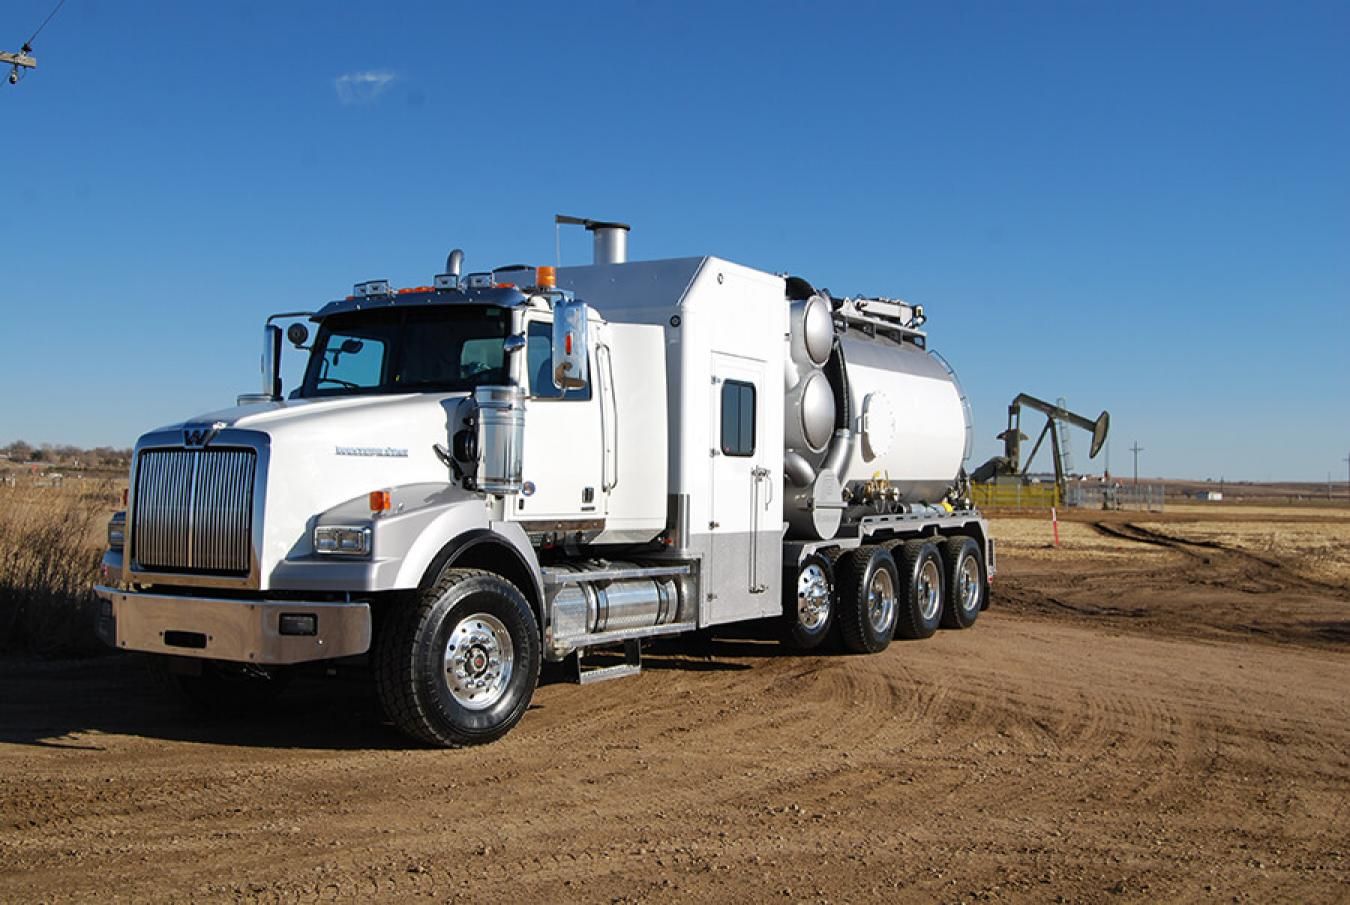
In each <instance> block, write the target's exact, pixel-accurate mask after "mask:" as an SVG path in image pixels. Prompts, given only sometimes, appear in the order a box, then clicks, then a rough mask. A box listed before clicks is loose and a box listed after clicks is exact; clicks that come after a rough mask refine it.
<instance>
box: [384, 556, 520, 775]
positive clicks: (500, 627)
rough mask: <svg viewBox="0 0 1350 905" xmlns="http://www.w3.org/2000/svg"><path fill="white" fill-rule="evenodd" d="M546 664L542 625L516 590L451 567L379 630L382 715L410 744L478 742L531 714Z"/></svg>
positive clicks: (494, 577) (486, 576) (506, 583)
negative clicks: (415, 741)
mask: <svg viewBox="0 0 1350 905" xmlns="http://www.w3.org/2000/svg"><path fill="white" fill-rule="evenodd" d="M540 659H541V652H540V639H539V624H538V622H537V621H536V619H535V617H534V611H533V610H531V609H530V605H529V603H528V602H527V601H526V600H525V597H524V595H523V594H521V593H520V591H519V590H518V589H517V588H516V586H515V585H513V584H512V583H511V582H509V581H507V580H506V579H504V578H502V577H501V576H499V575H494V574H492V573H491V572H481V571H477V570H470V569H446V570H445V571H444V572H442V573H441V576H440V578H438V579H437V580H436V583H435V584H434V585H432V586H431V587H430V588H428V589H427V590H425V591H423V592H422V593H421V595H420V596H419V597H418V599H416V600H410V601H405V602H404V603H403V604H402V605H401V606H399V607H398V608H397V609H395V610H394V611H393V612H392V613H391V614H390V615H389V618H388V621H387V622H385V623H384V625H383V626H382V630H381V634H380V637H379V638H378V640H377V642H376V651H375V687H376V691H377V692H378V693H379V697H380V703H381V705H382V706H383V707H384V711H385V714H386V715H387V716H388V717H389V719H390V720H392V721H393V723H394V725H396V726H397V727H398V728H399V729H401V730H402V731H403V732H405V733H407V734H408V735H410V736H412V737H413V738H416V739H420V740H422V741H425V742H428V743H430V744H433V745H440V746H443V747H447V748H455V747H460V746H463V745H480V744H484V743H486V742H490V741H494V740H495V739H498V738H500V737H501V736H503V735H505V734H506V733H507V732H508V731H510V729H511V728H512V727H513V726H515V724H516V723H518V722H519V721H520V718H521V717H522V716H524V715H525V710H526V708H528V707H529V705H530V698H531V697H532V696H533V694H534V688H535V685H536V683H537V682H538V681H539V666H540Z"/></svg>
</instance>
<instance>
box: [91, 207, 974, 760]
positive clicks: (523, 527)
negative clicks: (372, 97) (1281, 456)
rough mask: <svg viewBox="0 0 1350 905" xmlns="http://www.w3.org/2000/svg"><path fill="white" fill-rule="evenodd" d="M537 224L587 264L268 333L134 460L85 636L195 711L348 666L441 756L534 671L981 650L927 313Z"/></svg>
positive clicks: (604, 225)
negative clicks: (241, 365)
mask: <svg viewBox="0 0 1350 905" xmlns="http://www.w3.org/2000/svg"><path fill="white" fill-rule="evenodd" d="M558 220H559V222H560V223H576V224H579V225H582V226H584V227H585V228H586V229H587V230H589V231H590V232H591V233H592V234H593V241H594V247H595V257H594V263H592V264H590V265H588V266H575V267H559V268H553V267H538V268H533V267H530V268H526V267H509V268H499V269H497V270H494V271H490V272H481V273H467V274H466V273H462V272H461V271H462V269H463V266H462V265H463V260H464V256H463V254H462V253H461V252H459V251H458V250H456V251H454V252H452V253H451V255H450V256H449V259H448V261H447V266H446V272H445V273H442V274H439V275H437V276H436V277H435V279H434V281H433V283H432V284H431V285H429V286H418V287H415V288H405V289H395V288H394V287H392V286H390V284H389V283H388V282H386V281H382V280H376V281H368V282H365V283H361V284H358V285H357V286H356V287H355V291H354V292H353V294H352V295H350V296H347V297H346V298H344V299H341V300H338V301H334V302H331V303H329V304H327V305H325V306H323V307H322V308H319V309H318V310H317V311H314V312H298V313H297V312H290V313H287V314H279V315H274V316H273V317H271V318H269V319H268V321H267V323H266V325H265V327H264V351H263V362H262V372H263V374H262V378H263V379H262V392H261V393H255V394H248V395H245V396H241V397H240V398H239V400H238V404H237V405H236V406H235V407H233V408H229V409H225V410H223V411H217V412H211V413H209V414H205V415H201V416H199V417H195V418H191V419H189V420H187V421H184V422H182V423H178V424H172V425H169V426H167V427H164V428H161V429H158V430H155V431H151V432H150V433H147V434H145V435H144V436H142V437H141V438H140V439H139V441H138V442H137V443H136V448H135V455H134V458H133V462H132V466H131V474H130V484H129V489H128V493H127V500H126V506H125V510H124V511H122V512H118V513H116V514H114V516H113V518H112V520H111V522H110V523H109V526H108V537H109V550H108V552H107V553H106V555H105V556H104V559H103V564H102V579H101V581H100V584H99V585H98V587H97V593H98V594H99V596H100V597H101V598H102V601H103V603H102V608H101V612H100V617H99V631H100V634H101V635H102V636H103V638H104V640H105V641H107V643H109V644H111V645H113V646H115V647H117V648H119V649H121V650H127V651H141V652H144V653H146V654H149V655H151V657H152V659H153V661H155V662H157V663H158V664H159V665H160V666H161V667H163V669H164V671H165V672H167V673H168V674H169V675H171V676H172V677H173V678H174V680H175V681H176V682H177V683H179V684H180V685H181V686H182V688H183V689H184V690H185V691H186V692H188V693H189V695H190V696H191V697H193V698H194V699H196V700H198V701H210V700H218V699H221V698H234V699H239V700H255V699H258V698H261V697H266V696H267V695H269V694H271V693H273V692H274V691H275V690H277V689H279V688H280V687H281V685H282V684H283V683H284V680H285V678H286V677H287V675H288V674H289V673H290V672H291V671H292V670H293V669H294V668H296V667H297V665H299V664H308V663H315V662H321V661H323V662H326V663H327V664H328V665H329V666H336V665H346V664H352V665H356V666H360V667H363V668H365V669H368V670H369V672H370V673H371V674H372V676H373V679H374V682H375V684H376V688H377V690H378V695H379V699H380V702H381V704H382V706H383V708H384V710H385V712H386V714H387V715H388V717H389V719H390V720H392V721H393V723H395V724H396V725H397V726H398V727H399V728H400V729H401V730H403V731H404V732H406V733H407V734H409V735H411V736H413V737H415V738H417V739H420V740H422V741H425V742H428V743H431V744H434V745H446V746H457V745H466V744H475V743H481V742H487V741H491V740H493V739H496V738H498V737H500V736H501V735H502V734H504V733H505V732H507V731H508V730H510V729H511V728H512V727H513V726H514V725H515V724H516V723H517V722H518V721H519V720H520V719H521V717H522V715H523V714H524V713H525V710H526V708H527V706H528V705H529V702H530V698H531V696H532V695H533V693H534V690H535V685H536V682H537V680H538V676H539V671H540V667H541V664H542V662H543V661H568V662H569V664H570V667H569V668H571V669H573V670H574V675H575V676H576V678H577V679H579V680H580V681H582V682H590V681H595V680H597V679H605V678H613V677H617V676H621V675H628V674H631V673H634V672H636V671H637V670H638V669H639V668H640V664H641V644H642V642H643V641H644V640H645V639H651V638H655V637H658V636H662V635H675V634H679V633H685V632H693V631H696V630H704V629H709V628H711V627H714V626H721V625H726V624H728V623H738V622H744V621H747V620H774V621H776V622H777V624H778V628H779V630H780V631H781V634H782V637H783V639H784V640H785V641H786V642H787V643H789V644H791V645H793V646H795V647H796V648H799V649H803V650H808V649H812V648H816V647H818V646H820V645H822V644H823V643H825V642H827V641H830V642H831V643H832V644H834V645H835V646H837V647H842V648H843V649H844V650H846V651H850V652H855V653H877V652H879V651H881V650H883V649H885V648H886V646H887V645H888V644H889V643H890V642H891V640H892V638H893V637H896V636H899V637H902V638H923V637H927V636H928V635H931V634H932V633H933V632H934V631H935V630H936V629H938V628H939V626H946V627H949V628H966V627H968V626H970V625H971V624H972V623H974V621H975V619H976V617H977V616H978V615H979V613H980V611H981V610H982V609H983V608H984V607H986V606H987V604H988V587H989V578H990V575H991V574H992V573H993V571H994V567H995V561H994V545H993V542H992V540H991V539H990V538H989V533H988V530H987V526H986V523H985V521H984V520H983V519H982V517H981V516H980V514H979V513H978V512H977V511H976V510H975V509H974V507H973V506H972V505H971V503H970V499H969V492H968V485H967V483H966V481H965V472H964V462H965V461H966V459H967V458H968V456H969V452H970V438H971V423H970V412H969V407H968V405H967V404H966V400H965V397H964V395H963V394H962V392H961V389H960V386H959V384H958V383H957V381H956V377H955V375H954V374H953V372H952V370H951V368H950V367H948V366H947V364H946V363H945V362H944V361H943V360H942V359H941V358H940V357H939V356H937V354H936V353H934V352H933V351H931V350H930V349H929V348H928V343H927V336H926V334H925V332H924V331H923V329H922V327H923V324H924V321H925V315H924V312H923V309H922V307H920V306H916V305H911V304H909V303H907V302H904V301H900V300H896V299H888V298H871V297H866V296H854V297H845V298H839V297H835V296H834V295H832V294H831V293H829V292H828V291H825V290H817V289H816V288H814V287H813V286H812V285H811V284H810V283H809V282H807V281H806V280H805V279H802V278H799V277H793V276H786V275H781V274H772V273H766V272H763V271H759V270H755V269H752V268H749V267H744V266H741V265H739V264H734V263H732V262H731V261H727V260H723V259H720V258H716V257H689V258H675V259H667V260H655V261H628V260H627V239H628V231H629V228H628V227H627V226H626V225H624V224H620V223H610V222H597V221H591V220H577V219H575V218H570V217H559V218H558ZM282 324H287V329H286V330H285V331H284V332H283V330H282V326H281V325H282ZM287 345H290V346H293V347H295V348H297V349H299V350H301V351H302V352H304V353H305V354H306V355H307V359H306V365H305V370H304V376H303V379H302V380H301V381H300V382H299V384H298V385H297V386H295V387H293V388H291V389H290V391H289V392H283V386H282V379H281V358H282V352H283V348H284V347H285V346H287ZM601 651H604V652H606V653H607V654H608V656H607V658H604V659H602V660H601V663H607V664H609V665H597V661H596V656H597V653H599V652H601Z"/></svg>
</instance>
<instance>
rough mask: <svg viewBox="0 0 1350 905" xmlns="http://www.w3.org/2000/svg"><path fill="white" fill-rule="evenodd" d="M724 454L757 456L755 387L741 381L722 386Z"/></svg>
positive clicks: (732, 381)
mask: <svg viewBox="0 0 1350 905" xmlns="http://www.w3.org/2000/svg"><path fill="white" fill-rule="evenodd" d="M722 454H723V455H727V456H753V455H754V454H755V385H754V384H752V383H745V382H743V381H740V380H728V381H727V382H726V383H724V384H722Z"/></svg>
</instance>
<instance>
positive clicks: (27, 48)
mask: <svg viewBox="0 0 1350 905" xmlns="http://www.w3.org/2000/svg"><path fill="white" fill-rule="evenodd" d="M65 5H66V0H60V2H59V3H57V4H56V6H55V7H54V8H53V9H52V11H51V12H49V13H47V18H45V19H43V20H42V24H41V25H39V26H38V27H37V31H35V32H33V37H31V38H29V39H28V40H27V41H24V42H23V52H24V53H28V52H29V51H31V50H32V49H33V47H32V44H33V41H34V40H36V39H37V36H38V35H40V34H42V29H44V28H46V27H47V23H48V22H50V21H52V17H53V16H55V15H56V14H57V13H59V12H60V11H61V7H63V6H65Z"/></svg>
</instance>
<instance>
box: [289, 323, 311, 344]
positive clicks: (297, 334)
mask: <svg viewBox="0 0 1350 905" xmlns="http://www.w3.org/2000/svg"><path fill="white" fill-rule="evenodd" d="M286 338H287V339H289V340H290V341H291V345H293V346H295V347H296V348H297V349H303V348H304V347H305V340H307V339H309V328H308V327H306V326H305V325H304V324H301V323H295V324H291V325H290V326H289V327H287V328H286Z"/></svg>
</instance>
